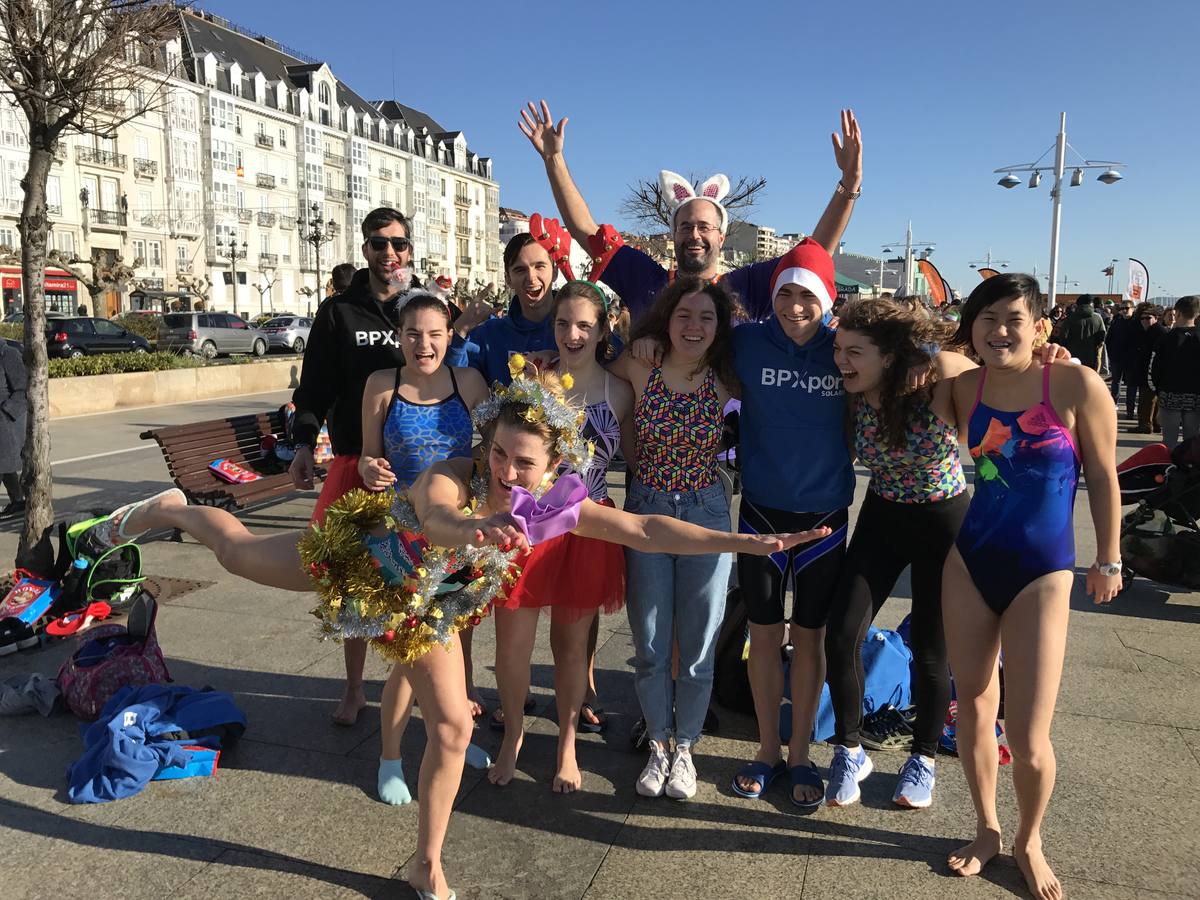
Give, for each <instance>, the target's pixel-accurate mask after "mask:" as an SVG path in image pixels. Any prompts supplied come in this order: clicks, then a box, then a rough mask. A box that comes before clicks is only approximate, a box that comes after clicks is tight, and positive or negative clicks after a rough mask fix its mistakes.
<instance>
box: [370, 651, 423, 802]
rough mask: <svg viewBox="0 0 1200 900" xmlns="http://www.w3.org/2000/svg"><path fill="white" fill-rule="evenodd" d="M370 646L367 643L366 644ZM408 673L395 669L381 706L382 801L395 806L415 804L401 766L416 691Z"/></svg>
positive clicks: (380, 790) (380, 783)
mask: <svg viewBox="0 0 1200 900" xmlns="http://www.w3.org/2000/svg"><path fill="white" fill-rule="evenodd" d="M363 643H364V644H365V643H366V642H365V641H364V642H363ZM406 673H407V669H406V668H405V667H403V666H398V665H397V666H392V671H391V672H390V673H389V674H388V680H387V684H385V685H384V686H383V699H382V700H381V702H380V704H379V720H380V722H379V724H380V730H379V739H380V743H381V744H382V749H381V750H380V753H379V781H378V786H377V787H378V791H379V799H380V800H382V801H383V802H384V803H390V804H392V805H393V806H400V805H403V804H405V803H408V802H410V801H411V800H412V796H411V794H409V791H408V784H407V783H406V782H405V780H404V768H403V766H402V765H401V764H400V743H401V741H402V740H403V738H404V729H405V728H406V727H407V726H408V718H409V715H410V714H411V713H412V707H413V689H412V683H411V682H410V681H409V680H408V675H407V674H406Z"/></svg>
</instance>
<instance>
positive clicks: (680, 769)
mask: <svg viewBox="0 0 1200 900" xmlns="http://www.w3.org/2000/svg"><path fill="white" fill-rule="evenodd" d="M666 790H667V796H668V797H670V798H672V799H673V800H691V799H692V798H693V797H695V796H696V766H695V765H694V764H693V763H692V751H691V750H690V749H689V748H687V747H680V748H679V749H678V750H676V751H675V759H673V760H672V761H671V776H670V778H668V779H667V789H666Z"/></svg>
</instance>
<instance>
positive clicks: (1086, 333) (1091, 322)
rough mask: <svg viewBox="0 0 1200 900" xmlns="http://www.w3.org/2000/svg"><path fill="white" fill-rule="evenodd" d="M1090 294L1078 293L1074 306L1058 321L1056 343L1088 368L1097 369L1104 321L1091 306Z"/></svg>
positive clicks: (1102, 343)
mask: <svg viewBox="0 0 1200 900" xmlns="http://www.w3.org/2000/svg"><path fill="white" fill-rule="evenodd" d="M1092 303H1093V298H1092V295H1091V294H1080V295H1079V299H1078V300H1076V301H1075V308H1074V309H1072V310H1071V311H1070V312H1069V313H1067V315H1066V317H1065V318H1064V319H1063V320H1062V322H1061V323H1059V328H1058V331H1057V334H1058V343H1060V344H1062V345H1063V346H1064V347H1066V348H1067V350H1068V351H1069V352H1070V354H1071V355H1072V356H1074V357H1075V358H1077V359H1078V360H1079V361H1080V362H1081V363H1083V364H1084V365H1085V366H1087V367H1088V368H1089V369H1096V370H1099V368H1100V348H1101V347H1102V346H1103V345H1104V321H1103V320H1102V319H1101V318H1100V316H1098V315H1097V314H1096V311H1095V309H1094V308H1093V307H1092Z"/></svg>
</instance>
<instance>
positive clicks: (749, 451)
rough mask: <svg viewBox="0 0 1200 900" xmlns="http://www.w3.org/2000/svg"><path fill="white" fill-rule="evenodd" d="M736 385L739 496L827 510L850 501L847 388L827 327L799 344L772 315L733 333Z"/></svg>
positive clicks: (789, 509) (785, 506)
mask: <svg viewBox="0 0 1200 900" xmlns="http://www.w3.org/2000/svg"><path fill="white" fill-rule="evenodd" d="M733 348H734V366H735V368H736V369H737V375H738V379H739V380H740V381H741V383H742V414H741V421H740V429H739V430H740V433H741V444H740V446H739V448H738V459H739V460H741V463H742V493H743V495H745V497H746V498H747V499H748V500H750V502H751V503H755V504H758V505H760V506H765V507H768V508H770V509H780V510H786V511H787V512H809V513H816V512H829V511H831V510H835V509H842V508H843V507H847V506H849V505H850V503H851V501H852V500H853V499H854V468H853V466H852V465H851V463H850V450H849V447H848V445H847V441H846V412H845V405H846V400H845V391H844V390H843V389H842V376H841V373H840V372H839V371H838V368H837V366H836V365H834V362H833V330H832V329H830V328H829V327H828V326H826V325H821V328H820V330H819V331H818V332H817V333H816V335H814V336H813V337H812V339H811V340H809V341H808V343H806V344H805V345H804V346H799V345H798V344H796V343H795V342H794V341H793V340H792V339H791V338H789V337H788V336H787V335H786V334H784V332H783V328H782V326H781V325H780V324H779V320H778V319H776V318H775V317H774V316H772V317H771V318H770V319H768V320H767V321H765V322H749V323H747V324H745V325H739V326H738V327H737V328H735V329H734V331H733Z"/></svg>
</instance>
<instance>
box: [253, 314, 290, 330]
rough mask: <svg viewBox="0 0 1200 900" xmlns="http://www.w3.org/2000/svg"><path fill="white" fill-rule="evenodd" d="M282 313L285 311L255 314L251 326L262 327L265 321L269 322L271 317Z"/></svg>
mask: <svg viewBox="0 0 1200 900" xmlns="http://www.w3.org/2000/svg"><path fill="white" fill-rule="evenodd" d="M282 315H284V313H277V312H265V313H259V314H258V315H257V316H255V317H254V318H253V319H251V320H250V327H251V328H262V327H263V323H264V322H269V321H270V320H271V319H274V318H276V317H278V316H282Z"/></svg>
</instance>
